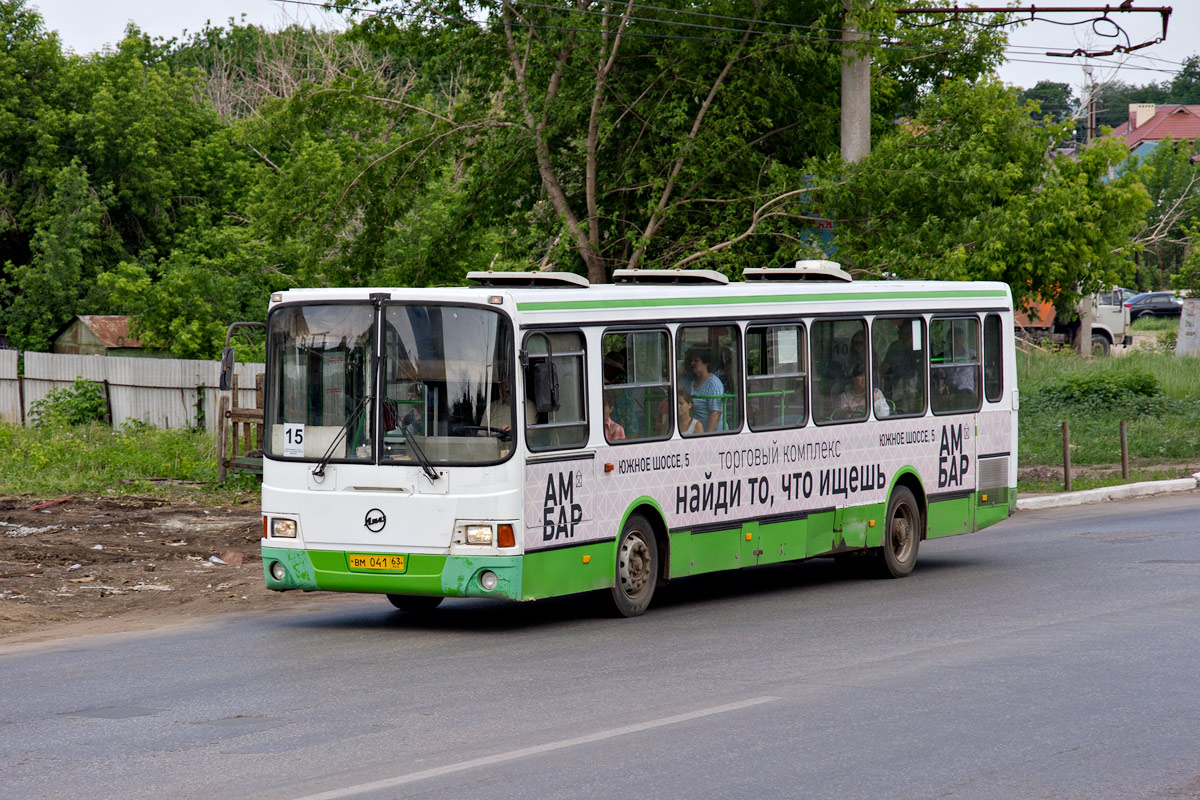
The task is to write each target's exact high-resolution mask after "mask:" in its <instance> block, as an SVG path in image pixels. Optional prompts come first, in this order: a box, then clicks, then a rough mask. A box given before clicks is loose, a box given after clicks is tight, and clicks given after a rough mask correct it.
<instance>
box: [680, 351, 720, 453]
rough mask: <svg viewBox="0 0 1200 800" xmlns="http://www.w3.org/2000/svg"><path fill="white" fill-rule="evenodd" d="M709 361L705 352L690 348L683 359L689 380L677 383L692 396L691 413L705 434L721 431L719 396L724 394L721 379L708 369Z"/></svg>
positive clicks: (684, 379) (709, 357)
mask: <svg viewBox="0 0 1200 800" xmlns="http://www.w3.org/2000/svg"><path fill="white" fill-rule="evenodd" d="M711 361H712V357H711V356H710V355H709V353H708V351H707V350H705V349H703V348H699V347H694V348H692V349H691V350H689V351H688V354H687V357H686V358H685V359H684V362H685V364H686V366H687V368H688V369H690V370H691V371H692V375H691V377H690V379H689V378H680V381H679V384H680V386H681V387H682V388H684V389H686V390H687V391H688V392H689V393H690V394H691V395H692V413H693V414H694V415H695V417H696V419H697V420H698V421H699V422H700V424H701V425H703V426H704V431H705V432H706V433H712V432H713V431H717V430H721V400H722V397H721V396H722V395H723V394H725V387H724V385H722V383H721V379H720V378H718V377H717V376H716V375H713V374H712V371H711V370H710V369H709V364H710V363H711Z"/></svg>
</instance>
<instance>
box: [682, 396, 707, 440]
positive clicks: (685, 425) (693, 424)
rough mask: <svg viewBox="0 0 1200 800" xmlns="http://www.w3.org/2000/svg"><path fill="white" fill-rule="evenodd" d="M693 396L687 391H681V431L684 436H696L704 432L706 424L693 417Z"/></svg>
mask: <svg viewBox="0 0 1200 800" xmlns="http://www.w3.org/2000/svg"><path fill="white" fill-rule="evenodd" d="M693 405H694V403H693V401H692V396H691V395H690V394H688V393H687V392H684V391H681V392H680V393H679V405H678V408H679V432H680V433H681V434H682V435H684V436H695V435H696V434H697V433H704V426H703V425H701V424H700V421H699V420H696V419H693V418H692V406H693Z"/></svg>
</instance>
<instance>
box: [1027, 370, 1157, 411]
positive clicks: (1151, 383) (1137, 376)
mask: <svg viewBox="0 0 1200 800" xmlns="http://www.w3.org/2000/svg"><path fill="white" fill-rule="evenodd" d="M1161 398H1162V389H1161V388H1160V387H1159V384H1158V379H1157V378H1155V377H1154V375H1153V374H1151V373H1149V372H1146V371H1145V370H1140V369H1138V370H1129V369H1124V370H1111V369H1109V370H1102V371H1094V372H1080V373H1070V374H1066V375H1062V376H1060V377H1058V378H1056V379H1053V380H1051V381H1049V382H1047V383H1046V384H1045V385H1043V386H1041V387H1040V388H1039V389H1037V390H1035V391H1034V393H1033V395H1032V396H1031V397H1030V398H1029V399H1030V401H1031V402H1032V403H1034V404H1035V405H1040V406H1042V407H1044V408H1047V409H1051V408H1057V409H1063V408H1068V407H1073V408H1076V409H1078V410H1082V411H1097V412H1106V411H1115V410H1118V409H1121V410H1127V409H1128V410H1133V409H1136V410H1137V411H1140V412H1143V413H1145V412H1146V411H1149V410H1150V407H1152V408H1158V407H1159V406H1161V403H1156V402H1150V403H1147V402H1146V399H1149V400H1151V401H1157V400H1159V399H1161Z"/></svg>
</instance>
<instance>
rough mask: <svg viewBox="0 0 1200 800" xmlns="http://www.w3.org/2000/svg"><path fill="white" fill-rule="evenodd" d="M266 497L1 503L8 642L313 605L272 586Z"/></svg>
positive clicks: (0, 611)
mask: <svg viewBox="0 0 1200 800" xmlns="http://www.w3.org/2000/svg"><path fill="white" fill-rule="evenodd" d="M261 536H262V517H261V516H260V514H259V508H258V504H257V502H256V501H250V500H248V501H247V502H246V503H245V504H241V505H236V506H208V505H199V504H190V503H180V502H170V501H164V500H158V499H153V498H139V497H114V498H98V497H83V496H80V497H72V498H69V499H63V498H53V499H51V500H38V499H34V498H28V497H15V498H14V497H9V498H0V645H7V644H21V643H26V642H35V641H44V640H48V639H53V638H63V637H70V636H74V635H80V634H92V633H110V632H117V631H129V630H141V629H148V628H154V627H162V626H166V625H172V624H177V623H179V622H185V621H188V620H189V619H195V618H201V617H207V616H211V615H214V614H219V613H224V612H229V611H242V612H245V611H260V610H269V609H275V608H283V607H289V606H295V605H296V604H297V603H298V602H303V600H305V599H308V600H309V601H310V602H311V601H312V600H313V598H314V595H305V594H303V593H301V592H287V593H280V592H271V591H268V590H267V589H266V587H265V586H264V583H263V574H262V559H261V558H260V556H259V542H260V539H261Z"/></svg>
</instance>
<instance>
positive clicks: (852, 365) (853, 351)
mask: <svg viewBox="0 0 1200 800" xmlns="http://www.w3.org/2000/svg"><path fill="white" fill-rule="evenodd" d="M866 363H867V336H866V334H865V333H863V332H862V331H859V332H858V333H856V334H854V335H853V336H851V337H850V349H849V350H847V351H846V360H845V361H844V362H842V374H843V376H844V377H846V378H853V377H854V370H855V369H858V370H859V371H861V370H862V368H863V367H864V366H865V365H866Z"/></svg>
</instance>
